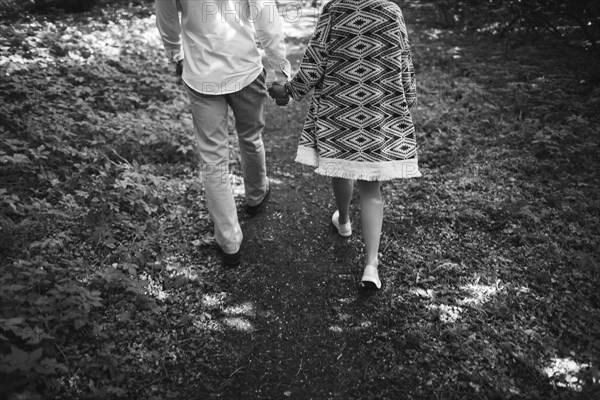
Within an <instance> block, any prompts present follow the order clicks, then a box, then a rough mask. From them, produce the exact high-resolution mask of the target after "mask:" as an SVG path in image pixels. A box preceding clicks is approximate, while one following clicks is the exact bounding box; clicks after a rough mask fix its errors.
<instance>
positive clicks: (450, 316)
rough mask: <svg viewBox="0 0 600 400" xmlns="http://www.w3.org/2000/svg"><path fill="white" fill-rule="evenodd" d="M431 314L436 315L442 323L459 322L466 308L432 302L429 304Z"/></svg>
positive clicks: (428, 308)
mask: <svg viewBox="0 0 600 400" xmlns="http://www.w3.org/2000/svg"><path fill="white" fill-rule="evenodd" d="M427 310H428V311H429V312H430V314H431V315H435V316H436V317H437V318H439V320H440V321H441V322H442V323H445V324H449V323H454V322H458V320H459V319H460V316H461V314H462V312H463V311H464V309H463V308H462V307H457V306H451V305H447V304H431V305H429V306H427Z"/></svg>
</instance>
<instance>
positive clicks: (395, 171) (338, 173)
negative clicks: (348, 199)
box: [295, 146, 421, 181]
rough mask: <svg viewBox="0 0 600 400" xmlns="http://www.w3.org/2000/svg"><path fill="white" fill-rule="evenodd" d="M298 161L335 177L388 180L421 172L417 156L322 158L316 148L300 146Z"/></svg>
mask: <svg viewBox="0 0 600 400" xmlns="http://www.w3.org/2000/svg"><path fill="white" fill-rule="evenodd" d="M295 161H296V162H298V163H300V164H304V165H308V166H312V167H317V169H315V171H314V172H315V173H317V174H320V175H325V176H330V177H333V178H344V179H353V180H364V181H387V180H392V179H402V178H418V177H420V176H421V172H420V171H419V167H418V160H417V158H414V159H411V160H398V161H382V162H360V161H348V160H339V159H335V158H322V157H319V155H318V154H317V153H316V152H315V150H314V149H311V148H307V147H304V146H300V147H298V154H297V155H296V160H295Z"/></svg>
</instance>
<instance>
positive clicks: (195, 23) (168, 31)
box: [155, 0, 291, 266]
mask: <svg viewBox="0 0 600 400" xmlns="http://www.w3.org/2000/svg"><path fill="white" fill-rule="evenodd" d="M155 7H156V25H157V27H158V30H159V32H160V35H161V37H162V41H163V44H164V46H165V50H166V51H167V55H168V57H169V59H170V60H171V61H173V62H174V63H175V65H176V71H177V73H178V74H180V75H181V77H182V79H183V82H184V85H185V87H186V90H187V93H188V96H189V99H190V105H191V109H192V116H193V121H194V130H195V133H196V138H197V141H198V147H199V152H200V159H201V174H202V180H203V183H204V190H205V195H206V205H207V208H208V211H209V214H210V216H211V219H212V221H213V223H214V236H215V242H216V245H217V247H218V249H219V251H220V253H221V256H222V259H223V264H224V265H226V266H235V265H238V264H239V263H240V261H241V253H240V245H241V243H242V239H243V235H242V230H241V228H240V225H239V222H238V216H237V211H236V207H235V201H234V198H233V193H232V190H231V183H230V181H229V179H228V163H229V148H228V145H227V143H228V127H227V113H228V107H231V109H232V110H233V113H234V116H235V121H236V130H237V133H238V139H239V145H240V153H241V158H242V172H243V180H244V188H245V197H246V205H245V211H246V213H247V214H250V215H254V214H256V213H258V212H260V211H261V210H262V209H263V208H264V205H265V203H266V202H267V200H268V198H269V195H270V191H271V187H270V185H269V180H268V178H267V172H266V164H265V149H264V145H263V141H262V131H263V128H264V126H265V115H264V114H265V105H266V101H267V99H268V95H267V88H266V84H265V79H266V71H265V69H264V68H263V65H262V60H261V55H260V53H259V50H258V48H257V45H256V40H255V36H256V38H257V39H258V40H259V41H260V43H261V44H262V47H263V49H264V51H265V53H266V55H267V58H268V60H269V63H270V64H271V66H272V67H273V68H274V69H275V74H276V81H281V82H285V81H286V80H287V78H288V77H289V75H290V69H291V68H290V63H289V62H288V61H287V59H286V54H285V46H284V35H283V28H282V22H281V19H280V17H279V14H278V12H277V6H276V3H275V2H267V1H265V0H155ZM180 13H181V18H180V15H179V14H180Z"/></svg>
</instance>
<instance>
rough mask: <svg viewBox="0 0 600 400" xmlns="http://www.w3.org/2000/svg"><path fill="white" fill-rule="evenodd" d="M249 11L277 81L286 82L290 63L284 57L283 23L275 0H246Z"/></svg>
mask: <svg viewBox="0 0 600 400" xmlns="http://www.w3.org/2000/svg"><path fill="white" fill-rule="evenodd" d="M248 5H249V13H250V18H251V20H252V22H253V23H254V29H255V31H256V36H257V38H258V40H259V41H260V43H261V45H262V47H263V49H264V51H265V53H266V55H267V59H268V60H269V64H271V66H272V67H273V68H274V69H275V75H276V80H277V81H283V82H286V81H287V80H288V79H289V77H290V75H291V65H290V62H289V61H288V60H287V58H286V50H285V42H284V40H285V37H284V34H283V23H282V21H281V17H280V16H279V12H278V10H277V3H276V2H275V1H265V0H248Z"/></svg>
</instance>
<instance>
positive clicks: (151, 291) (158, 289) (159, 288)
mask: <svg viewBox="0 0 600 400" xmlns="http://www.w3.org/2000/svg"><path fill="white" fill-rule="evenodd" d="M140 279H141V283H142V284H144V289H145V292H146V294H147V295H148V296H150V297H154V298H155V299H157V300H166V299H167V298H168V297H169V294H168V293H167V292H166V291H165V290H164V288H163V285H162V284H161V283H160V282H158V281H157V280H156V279H154V278H153V277H152V276H150V275H149V274H148V273H146V272H144V273H142V274H140Z"/></svg>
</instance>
